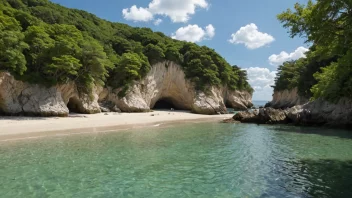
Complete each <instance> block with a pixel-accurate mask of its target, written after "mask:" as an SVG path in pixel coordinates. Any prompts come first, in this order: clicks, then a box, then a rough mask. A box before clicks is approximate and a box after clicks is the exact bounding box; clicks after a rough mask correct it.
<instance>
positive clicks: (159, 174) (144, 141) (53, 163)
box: [0, 123, 352, 198]
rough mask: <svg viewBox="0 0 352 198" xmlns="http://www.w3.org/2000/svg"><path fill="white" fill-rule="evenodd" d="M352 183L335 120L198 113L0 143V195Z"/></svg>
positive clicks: (321, 193)
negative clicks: (177, 120) (280, 121)
mask: <svg viewBox="0 0 352 198" xmlns="http://www.w3.org/2000/svg"><path fill="white" fill-rule="evenodd" d="M318 133H319V134H318ZM351 187H352V133H349V132H346V131H339V130H327V129H319V128H299V127H293V126H264V125H261V126H258V125H246V124H219V123H199V124H185V125H182V126H169V127H167V128H162V127H161V128H160V127H155V128H147V129H139V130H133V131H125V132H116V133H99V134H84V135H74V136H66V137H52V138H46V139H37V140H25V141H16V142H1V143H0V197H280V198H283V197H352V188H351Z"/></svg>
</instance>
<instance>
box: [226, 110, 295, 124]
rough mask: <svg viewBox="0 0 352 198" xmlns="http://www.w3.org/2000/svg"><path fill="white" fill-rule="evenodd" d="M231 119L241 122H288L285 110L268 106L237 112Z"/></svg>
mask: <svg viewBox="0 0 352 198" xmlns="http://www.w3.org/2000/svg"><path fill="white" fill-rule="evenodd" d="M233 119H234V120H236V121H240V122H243V123H258V124H282V123H287V122H288V119H287V116H286V114H285V111H283V110H278V109H273V108H270V107H269V108H260V109H259V110H253V111H242V112H239V113H237V114H236V115H235V116H234V117H233Z"/></svg>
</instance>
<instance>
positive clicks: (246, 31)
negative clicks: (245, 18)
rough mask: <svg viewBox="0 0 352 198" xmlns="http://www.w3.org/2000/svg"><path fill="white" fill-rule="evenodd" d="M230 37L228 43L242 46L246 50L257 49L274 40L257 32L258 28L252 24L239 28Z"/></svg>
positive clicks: (265, 34)
mask: <svg viewBox="0 0 352 198" xmlns="http://www.w3.org/2000/svg"><path fill="white" fill-rule="evenodd" d="M231 37H232V38H231V39H230V40H229V42H230V43H233V44H244V45H245V46H246V47H247V48H248V49H257V48H260V47H263V46H265V45H267V44H269V43H271V42H273V41H274V40H275V39H274V37H273V36H271V35H269V34H267V33H263V32H259V31H258V27H257V26H256V25H255V24H254V23H251V24H248V25H246V26H244V27H241V28H240V29H239V30H238V31H237V32H236V33H234V34H232V35H231Z"/></svg>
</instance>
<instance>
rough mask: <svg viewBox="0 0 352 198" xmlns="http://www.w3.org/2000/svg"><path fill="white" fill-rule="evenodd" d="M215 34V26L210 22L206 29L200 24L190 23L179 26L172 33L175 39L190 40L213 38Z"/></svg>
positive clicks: (197, 40)
mask: <svg viewBox="0 0 352 198" xmlns="http://www.w3.org/2000/svg"><path fill="white" fill-rule="evenodd" d="M214 36H215V28H214V27H213V25H211V24H209V25H208V26H206V27H205V29H203V28H201V27H199V26H198V25H188V26H185V27H181V28H179V29H178V30H177V31H176V32H175V33H173V34H172V36H171V37H172V38H173V39H177V40H181V41H189V42H193V43H195V42H200V41H203V40H205V39H212V38H213V37H214Z"/></svg>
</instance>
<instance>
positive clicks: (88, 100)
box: [0, 61, 252, 116]
mask: <svg viewBox="0 0 352 198" xmlns="http://www.w3.org/2000/svg"><path fill="white" fill-rule="evenodd" d="M120 91H121V89H112V88H110V87H107V88H102V87H96V88H95V89H94V90H93V93H91V94H84V93H80V92H79V91H78V89H77V87H76V85H75V84H74V83H68V84H64V85H57V86H53V87H45V86H42V85H33V84H28V83H25V82H22V81H18V80H15V79H14V77H13V76H11V75H10V74H9V73H5V72H2V73H0V112H1V113H2V114H7V115H37V116H67V115H68V113H69V112H76V113H88V114H91V113H99V112H101V110H104V111H105V110H111V111H119V110H121V111H124V112H146V111H150V110H151V109H152V108H153V107H154V105H155V104H156V102H157V101H159V100H161V99H163V100H166V101H168V102H170V103H171V104H173V105H174V106H175V107H176V108H178V109H184V110H191V111H192V112H194V113H199V114H217V113H225V112H226V106H225V104H226V105H227V106H228V107H232V108H235V109H237V110H245V109H247V108H248V107H251V106H252V102H251V97H252V95H251V94H250V93H248V92H241V91H232V90H229V89H228V88H227V87H224V86H222V87H210V88H209V89H208V91H206V92H202V91H197V90H196V89H195V88H194V84H193V83H192V82H191V81H189V80H187V79H186V78H185V74H184V72H183V70H182V68H181V66H179V65H177V64H175V63H173V62H170V61H165V62H160V63H158V64H155V65H153V67H152V69H151V70H150V71H149V73H148V74H147V75H146V77H144V78H143V79H142V80H140V81H135V82H134V83H133V85H132V86H131V87H130V89H129V90H128V91H127V93H126V95H125V96H124V97H122V98H119V96H118V95H119V92H120Z"/></svg>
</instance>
